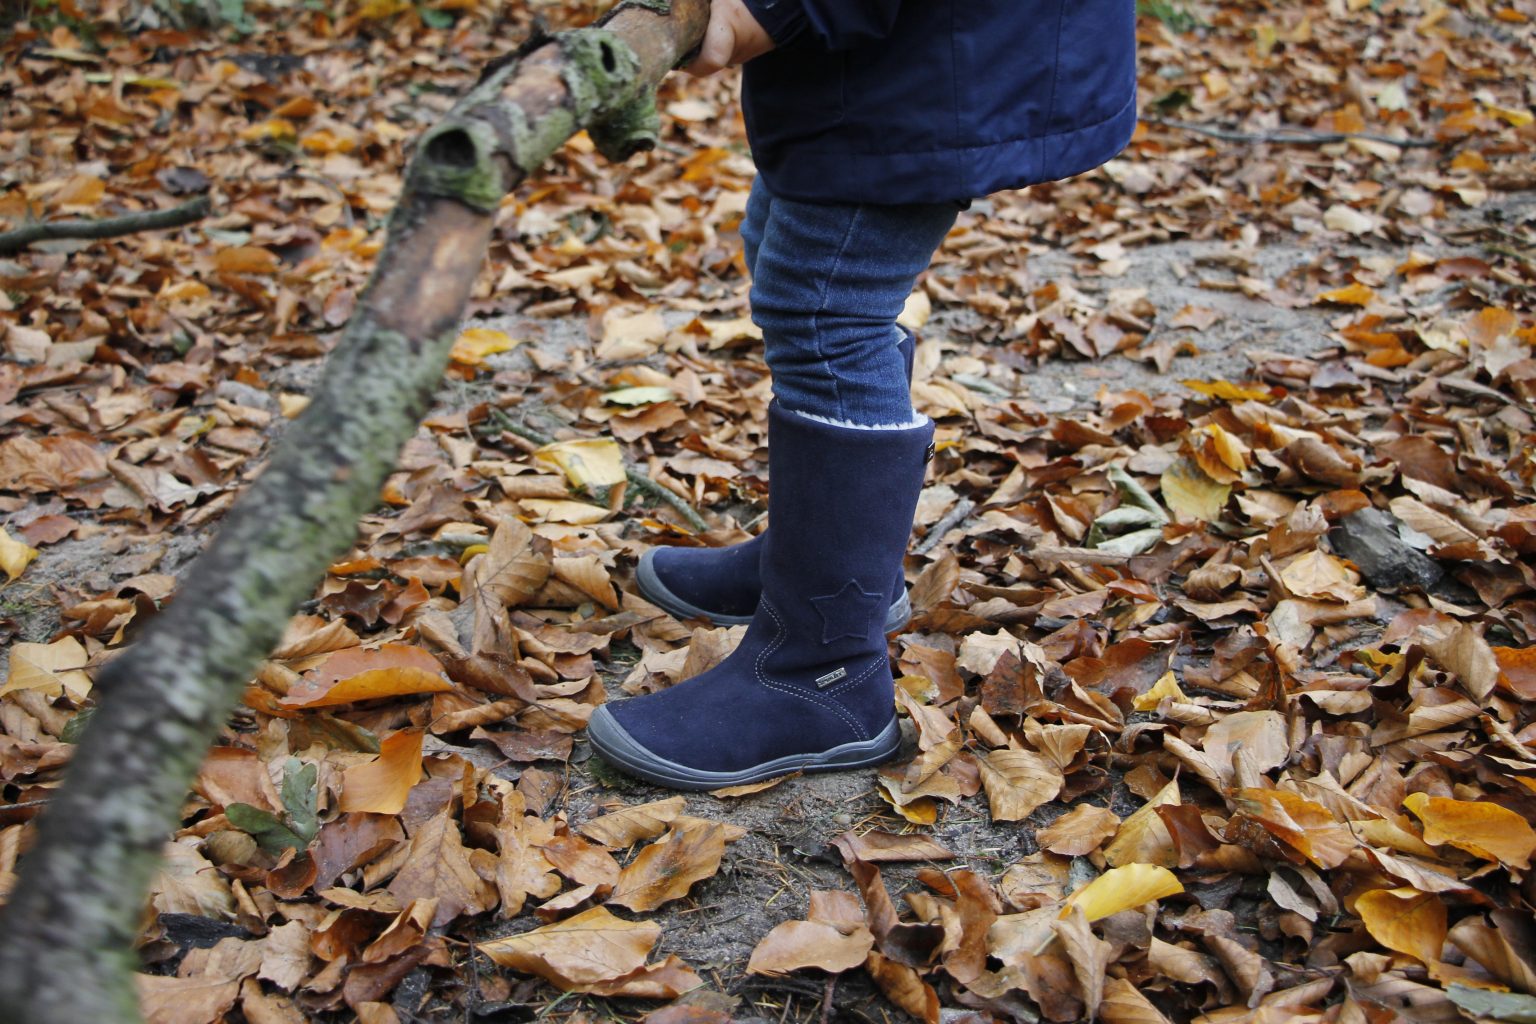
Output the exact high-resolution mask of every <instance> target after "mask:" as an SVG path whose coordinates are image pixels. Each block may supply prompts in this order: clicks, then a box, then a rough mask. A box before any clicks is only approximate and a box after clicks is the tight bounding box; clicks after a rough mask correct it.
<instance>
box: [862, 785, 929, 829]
mask: <svg viewBox="0 0 1536 1024" xmlns="http://www.w3.org/2000/svg"><path fill="white" fill-rule="evenodd" d="M875 792H876V793H877V794H879V796H880V798H881V799H882V800H884V801H885V802H886V803H888V804H890V805H891V809H892V810H894V811H895V812H896V813H897V814H899V815H901V816H902V817H903V818H906V819H907V820H908V821H910V822H911V823H912V824H914V825H932V824H934V823H935V822H937V821H938V820H939V805H938V804H937V803H935V802H934V799H933V797H931V796H919V797H911V796H907V795H905V794H903V793H902V792H901V783H900V782H899V781H896V780H893V779H887V778H884V777H881V778H878V779H876V780H875Z"/></svg>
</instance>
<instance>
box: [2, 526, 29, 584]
mask: <svg viewBox="0 0 1536 1024" xmlns="http://www.w3.org/2000/svg"><path fill="white" fill-rule="evenodd" d="M37 556H38V550H37V548H34V547H32V546H30V545H28V544H23V543H22V542H21V541H19V540H16V539H15V538H14V537H12V536H11V535H10V534H9V533H7V532H6V531H5V527H3V526H0V569H4V570H5V575H6V576H7V577H9V578H10V579H13V580H14V579H15V578H16V577H17V576H20V575H21V574H22V573H23V572H25V571H26V569H27V566H29V565H31V564H32V560H33V559H34V558H36V557H37Z"/></svg>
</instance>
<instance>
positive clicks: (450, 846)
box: [389, 809, 496, 927]
mask: <svg viewBox="0 0 1536 1024" xmlns="http://www.w3.org/2000/svg"><path fill="white" fill-rule="evenodd" d="M476 855H479V856H481V857H482V858H484V859H489V858H490V854H487V853H485V851H483V850H474V851H470V850H466V849H465V848H464V841H463V838H462V837H461V836H460V834H459V824H458V822H456V821H455V820H454V819H453V817H452V815H451V814H450V813H449V811H448V810H447V809H444V810H443V811H440V812H439V813H438V814H436V815H434V816H433V817H431V818H429V819H428V820H427V821H425V822H423V823H422V824H421V825H420V826H419V827H418V828H417V829H416V831H415V834H414V835H412V836H411V847H410V852H409V853H408V854H407V856H406V859H405V863H404V864H403V865H401V867H400V871H399V873H398V874H396V875H395V877H394V880H393V881H391V882H390V883H389V891H390V892H391V893H393V894H394V896H395V898H396V899H398V900H399V901H400V902H401V903H402V904H407V903H410V902H411V901H412V900H417V899H434V898H435V899H436V900H437V901H438V903H437V912H436V914H435V915H434V916H433V918H432V926H433V927H440V926H442V925H445V924H447V923H448V922H449V921H452V920H453V919H454V918H456V917H458V916H459V915H460V914H479V913H483V912H485V911H487V910H489V909H490V908H491V907H493V906H495V905H496V887H495V886H493V885H492V884H491V883H489V882H487V881H486V880H485V879H484V878H482V877H481V875H480V874H479V873H478V872H477V871H476V870H475V867H474V866H473V865H472V864H471V863H470V859H471V857H472V856H476Z"/></svg>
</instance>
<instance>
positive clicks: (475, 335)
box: [448, 327, 522, 366]
mask: <svg viewBox="0 0 1536 1024" xmlns="http://www.w3.org/2000/svg"><path fill="white" fill-rule="evenodd" d="M520 344H522V342H521V341H519V340H518V339H515V338H513V337H512V336H511V335H509V334H507V333H506V332H505V331H498V330H494V329H492V328H489V327H471V328H468V329H467V330H465V331H462V332H460V334H459V336H458V337H457V338H455V339H454V341H453V348H451V349H449V351H448V358H449V359H452V360H453V361H454V362H456V363H458V364H460V365H461V366H479V365H480V364H481V363H483V362H485V357H486V356H491V355H495V354H497V353H498V352H510V351H512V350H513V349H514V348H516V347H517V346H518V345H520Z"/></svg>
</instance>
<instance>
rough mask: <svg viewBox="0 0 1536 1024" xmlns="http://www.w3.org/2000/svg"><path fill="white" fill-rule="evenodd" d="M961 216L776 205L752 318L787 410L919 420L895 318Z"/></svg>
mask: <svg viewBox="0 0 1536 1024" xmlns="http://www.w3.org/2000/svg"><path fill="white" fill-rule="evenodd" d="M758 187H760V186H755V187H754V189H753V194H754V198H755V196H756V192H757V188H758ZM749 210H750V203H749ZM958 212H959V211H958V210H957V208H956V207H955V206H954V204H952V203H935V204H911V205H902V206H892V205H877V204H821V203H801V202H795V201H793V200H788V199H784V198H781V197H776V198H774V199H773V200H772V203H771V205H770V207H769V210H768V216H767V218H766V223H765V224H764V228H763V232H762V237H761V240H760V242H758V243H757V244H756V245H755V247H754V248H755V250H756V256H755V258H754V259H752V260H751V261H750V265H751V266H752V318H753V320H754V322H756V324H757V325H758V326H759V327H761V328H762V329H763V338H764V345H765V348H766V354H767V359H768V366H769V368H770V369H771V370H772V371H773V392H774V395H775V397H777V398H778V400H779V401H780V402H781V403H782V404H783V405H784V406H785V408H788V409H793V410H795V411H796V412H801V413H808V414H810V415H813V416H819V417H821V418H823V419H828V420H832V421H834V422H840V423H849V424H856V425H861V426H884V425H891V424H905V423H909V422H910V421H911V420H912V399H911V392H910V390H909V388H908V384H907V376H906V366H905V360H904V359H903V357H902V354H901V352H900V350H899V349H898V347H897V341H898V339H899V338H900V337H901V335H900V332H899V330H898V329H897V327H896V317H897V316H899V315H900V314H901V308H902V304H903V303H904V302H905V301H906V299H907V296H908V295H910V294H911V292H912V284H913V282H914V281H915V280H916V279H917V275H918V274H920V273H922V271H923V270H924V269H925V268H926V267H927V266H928V263H929V261H930V260H931V259H932V258H933V253H934V250H935V249H937V248H938V246H939V243H940V242H942V241H943V240H944V236H945V234H947V233H948V232H949V229H950V227H951V226H952V225H953V224H954V221H955V217H956V215H957V214H958Z"/></svg>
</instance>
